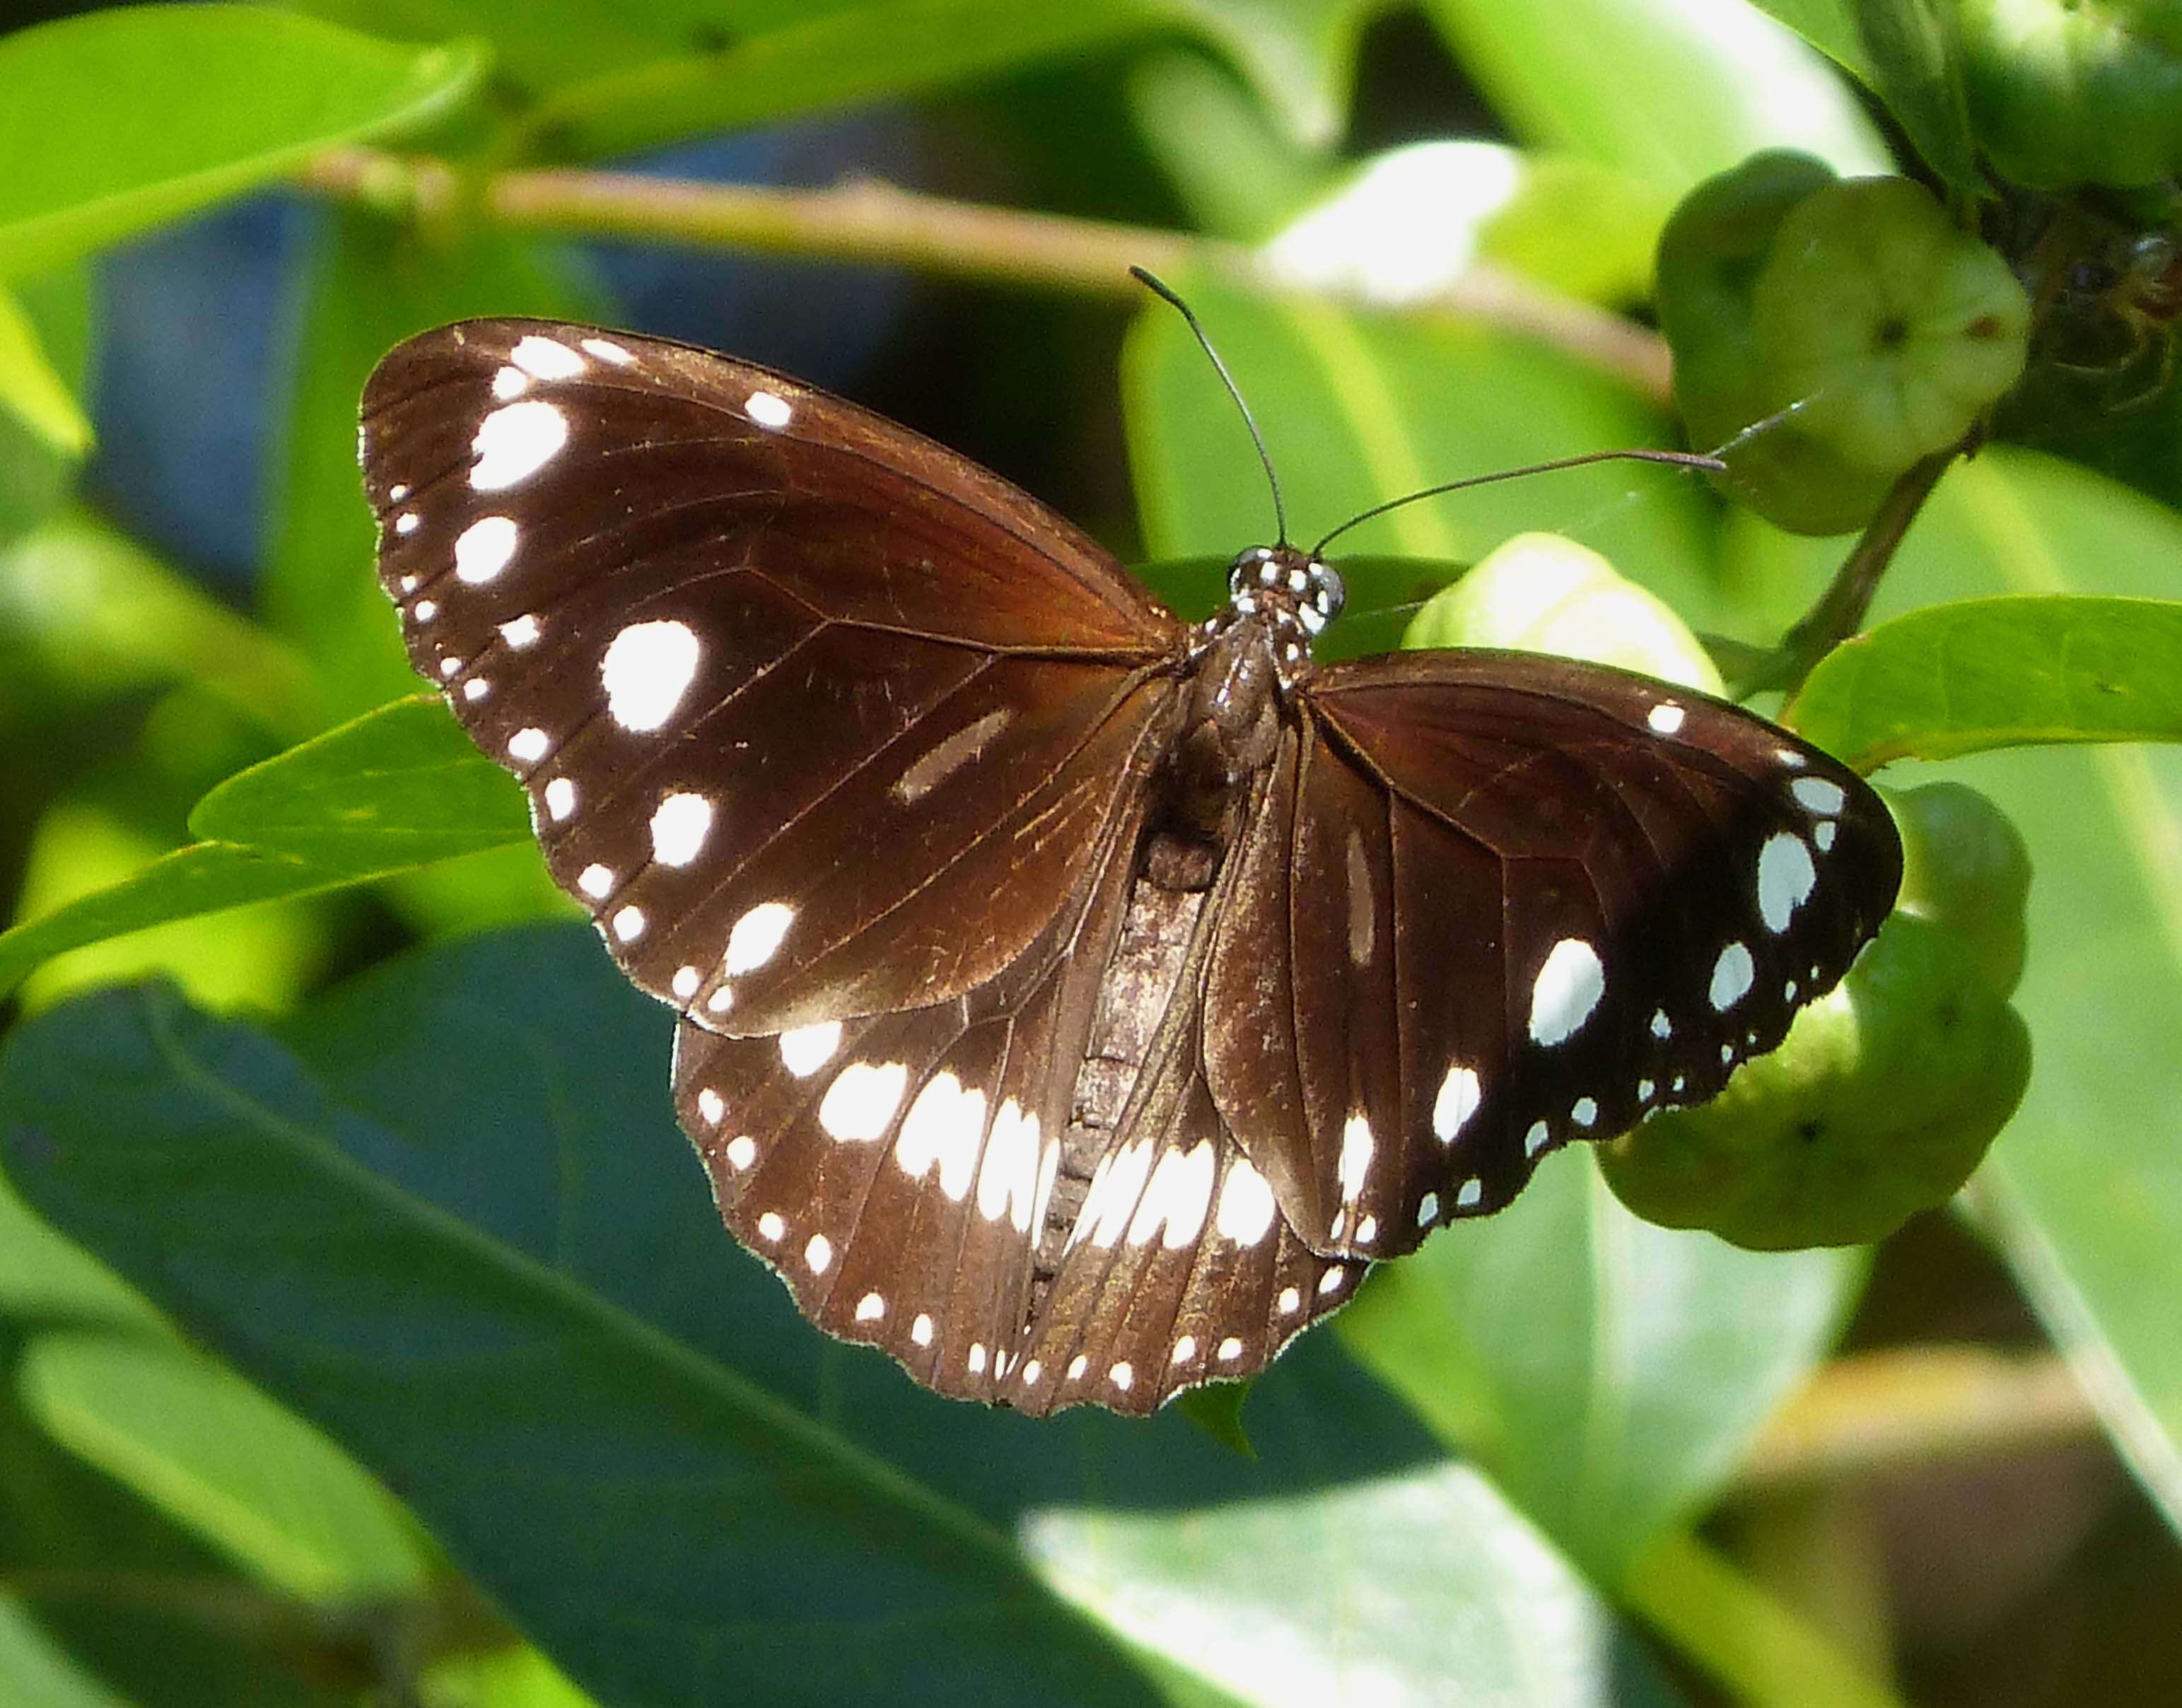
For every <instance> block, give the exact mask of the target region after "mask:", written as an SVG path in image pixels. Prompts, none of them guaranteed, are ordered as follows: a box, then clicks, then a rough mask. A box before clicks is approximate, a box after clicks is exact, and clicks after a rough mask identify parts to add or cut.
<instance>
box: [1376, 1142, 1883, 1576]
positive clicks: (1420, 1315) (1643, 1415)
mask: <svg viewBox="0 0 2182 1708" xmlns="http://www.w3.org/2000/svg"><path fill="white" fill-rule="evenodd" d="M1457 1231H1458V1233H1459V1237H1450V1236H1444V1235H1443V1236H1442V1237H1440V1238H1437V1239H1433V1240H1429V1241H1426V1243H1425V1246H1424V1248H1423V1249H1422V1250H1421V1251H1420V1252H1418V1253H1417V1254H1416V1255H1415V1257H1414V1258H1409V1259H1407V1260H1405V1261H1404V1262H1403V1263H1397V1264H1391V1265H1388V1266H1387V1267H1386V1268H1384V1269H1381V1270H1380V1271H1378V1272H1377V1273H1376V1274H1374V1276H1373V1277H1372V1280H1371V1285H1369V1286H1368V1287H1366V1288H1365V1290H1364V1291H1363V1293H1362V1295H1361V1296H1360V1297H1359V1298H1358V1300H1357V1302H1356V1303H1355V1304H1354V1305H1353V1306H1351V1307H1349V1310H1348V1311H1347V1312H1345V1313H1343V1315H1342V1316H1341V1317H1339V1318H1336V1321H1337V1323H1338V1324H1340V1328H1339V1333H1340V1335H1341V1336H1342V1339H1343V1340H1344V1341H1345V1342H1346V1343H1347V1344H1348V1346H1349V1347H1350V1349H1351V1350H1352V1351H1354V1352H1355V1353H1356V1354H1357V1355H1358V1356H1359V1357H1361V1358H1362V1359H1363V1360H1364V1362H1365V1363H1366V1364H1367V1365H1369V1366H1370V1368H1371V1369H1372V1371H1373V1372H1374V1373H1375V1374H1377V1375H1378V1376H1379V1378H1380V1379H1382V1380H1383V1381H1385V1382H1387V1384H1388V1385H1391V1386H1392V1387H1393V1388H1394V1389H1396V1390H1398V1392H1400V1393H1401V1394H1402V1395H1403V1396H1404V1397H1405V1398H1406V1399H1407V1400H1408V1401H1409V1403H1410V1404H1411V1405H1412V1406H1414V1407H1415V1408H1416V1410H1417V1412H1418V1415H1419V1416H1421V1417H1422V1418H1425V1419H1426V1421H1428V1422H1429V1423H1431V1424H1432V1427H1433V1428H1434V1429H1436V1430H1437V1432H1438V1433H1439V1434H1440V1436H1441V1438H1442V1439H1443V1440H1445V1441H1446V1442H1448V1445H1450V1446H1452V1447H1454V1448H1457V1449H1459V1451H1462V1452H1464V1453H1465V1454H1467V1455H1469V1456H1473V1457H1474V1458H1475V1459H1476V1461H1477V1462H1478V1463H1479V1465H1480V1466H1481V1468H1483V1469H1484V1470H1486V1471H1487V1473H1490V1474H1491V1475H1492V1477H1493V1479H1494V1481H1495V1482H1497V1483H1498V1484H1499V1486H1500V1487H1501V1488H1502V1489H1503V1490H1504V1491H1505V1492H1506V1493H1507V1495H1508V1496H1509V1499H1510V1500H1511V1501H1514V1503H1515V1505H1516V1506H1518V1507H1520V1509H1521V1510H1522V1511H1523V1512H1525V1513H1526V1514H1527V1515H1528V1516H1529V1517H1530V1518H1531V1522H1533V1523H1536V1524H1537V1525H1538V1526H1539V1528H1542V1530H1544V1531H1545V1532H1546V1534H1548V1535H1549V1536H1551V1537H1552V1538H1553V1540H1554V1541H1555V1543H1556V1544H1558V1545H1559V1546H1560V1547H1561V1548H1563V1549H1564V1550H1566V1551H1567V1552H1568V1553H1569V1555H1570V1556H1571V1557H1572V1558H1574V1559H1575V1560H1576V1561H1577V1562H1580V1563H1581V1565H1583V1566H1584V1567H1585V1568H1586V1569H1587V1571H1589V1572H1590V1573H1591V1574H1592V1578H1593V1579H1594V1580H1595V1581H1597V1582H1599V1583H1603V1584H1617V1583H1619V1582H1620V1579H1621V1578H1623V1576H1624V1575H1625V1573H1627V1571H1628V1570H1629V1568H1630V1567H1631V1565H1632V1563H1633V1562H1635V1561H1636V1559H1638V1558H1639V1557H1640V1556H1642V1553H1643V1552H1644V1550H1646V1549H1647V1548H1648V1547H1650V1546H1652V1545H1653V1544H1654V1543H1656V1542H1657V1541H1658V1540H1659V1538H1660V1537H1661V1536H1662V1535H1663V1534H1665V1533H1666V1532H1667V1531H1668V1530H1670V1528H1673V1527H1674V1526H1675V1525H1676V1524H1678V1523H1682V1522H1684V1521H1686V1519H1687V1518H1688V1517H1690V1516H1691V1515H1692V1513H1693V1512H1696V1511H1697V1509H1698V1508H1700V1507H1701V1506H1703V1504H1704V1503H1705V1501H1707V1500H1708V1498H1709V1497H1710V1496H1711V1495H1714V1493H1716V1492H1717V1490H1719V1488H1720V1484H1721V1483H1722V1482H1724V1481H1725V1479H1726V1477H1727V1475H1728V1473H1729V1472H1730V1471H1731V1470H1732V1469H1733V1468H1734V1467H1735V1465H1736V1462H1738V1461H1739V1460H1740V1458H1741V1457H1742V1453H1743V1451H1744V1449H1745V1448H1746V1447H1747V1445H1749V1442H1750V1439H1751V1437H1752V1435H1753V1434H1755V1433H1756V1431H1757V1429H1758V1424H1759V1423H1762V1422H1763V1421H1764V1418H1765V1417H1766V1415H1767V1414H1768V1413H1769V1412H1770V1411H1771V1410H1772V1409H1773V1407H1775V1405H1777V1404H1778V1403H1779V1402H1780V1400H1782V1399H1783V1398H1784V1397H1786V1395H1787V1394H1788V1393H1789V1392H1790V1391H1791V1390H1792V1389H1793V1388H1794V1387H1795V1386H1796V1385H1797V1383H1799V1382H1800V1381H1802V1380H1803V1379H1804V1378H1805V1377H1807V1376H1808V1374H1809V1373H1810V1371H1811V1370H1812V1368H1814V1366H1815V1365H1816V1364H1817V1363H1818V1361H1819V1359H1820V1358H1821V1357H1824V1356H1825V1351H1826V1349H1827V1347H1828V1346H1830V1344H1831V1342H1832V1339H1833V1335H1834V1333H1835V1330H1836V1327H1837V1326H1838V1324H1839V1322H1840V1318H1841V1310H1842V1308H1843V1307H1844V1305H1845V1303H1846V1302H1847V1300H1848V1298H1849V1297H1850V1296H1851V1291H1852V1288H1853V1286H1854V1285H1855V1284H1856V1282H1857V1280H1858V1275H1859V1273H1860V1264H1859V1263H1858V1260H1857V1259H1856V1258H1854V1257H1853V1256H1852V1255H1850V1254H1847V1253H1843V1252H1795V1253H1792V1254H1780V1255H1773V1254H1769V1255H1764V1256H1760V1255H1758V1254H1755V1253H1753V1252H1741V1251H1737V1250H1736V1249H1735V1248H1733V1247H1732V1246H1727V1245H1725V1244H1723V1243H1722V1242H1721V1241H1718V1240H1715V1239H1713V1238H1712V1237H1711V1236H1710V1235H1705V1234H1692V1233H1677V1232H1674V1231H1672V1230H1668V1229H1665V1228H1655V1227H1653V1226H1651V1225H1650V1224H1648V1223H1645V1222H1640V1221H1638V1220H1637V1219H1636V1218H1635V1217H1634V1216H1632V1215H1631V1214H1630V1213H1628V1211H1626V1210H1625V1209H1623V1208H1621V1206H1620V1203H1619V1202H1617V1201H1616V1200H1615V1199H1614V1196H1613V1194H1612V1193H1611V1192H1609V1191H1608V1190H1607V1189H1606V1186H1605V1184H1604V1183H1603V1181H1602V1180H1600V1179H1599V1177H1598V1167H1597V1164H1595V1163H1594V1162H1593V1161H1592V1158H1591V1154H1590V1152H1588V1151H1587V1150H1586V1149H1585V1148H1584V1147H1581V1146H1577V1147H1574V1148H1573V1149H1571V1150H1570V1151H1569V1152H1565V1153H1563V1154H1561V1155H1559V1156H1556V1157H1554V1158H1550V1159H1549V1160H1548V1162H1547V1163H1546V1164H1545V1165H1544V1166H1543V1167H1542V1168H1541V1169H1539V1171H1538V1173H1537V1175H1536V1176H1534V1177H1533V1178H1532V1180H1531V1184H1530V1185H1529V1186H1526V1188H1525V1189H1524V1191H1523V1194H1522V1196H1521V1197H1519V1198H1518V1199H1516V1201H1515V1203H1514V1204H1513V1205H1511V1206H1510V1207H1509V1208H1508V1209H1506V1210H1504V1211H1503V1212H1501V1213H1499V1214H1498V1215H1497V1216H1492V1217H1488V1218H1486V1219H1481V1220H1479V1221H1476V1222H1473V1223H1466V1224H1464V1225H1463V1226H1462V1227H1461V1228H1460V1229H1459V1230H1457Z"/></svg>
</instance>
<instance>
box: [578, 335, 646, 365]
mask: <svg viewBox="0 0 2182 1708" xmlns="http://www.w3.org/2000/svg"><path fill="white" fill-rule="evenodd" d="M579 341H580V342H581V343H582V345H583V347H584V352H585V353H586V354H587V355H591V356H595V357H598V359H599V360H600V361H601V362H612V363H613V365H614V366H615V367H616V368H629V367H632V366H634V364H635V362H636V358H635V357H634V356H631V355H630V354H629V352H628V351H626V350H624V349H623V348H622V347H621V345H618V344H616V343H615V342H614V341H613V340H612V339H611V338H586V339H583V340H579Z"/></svg>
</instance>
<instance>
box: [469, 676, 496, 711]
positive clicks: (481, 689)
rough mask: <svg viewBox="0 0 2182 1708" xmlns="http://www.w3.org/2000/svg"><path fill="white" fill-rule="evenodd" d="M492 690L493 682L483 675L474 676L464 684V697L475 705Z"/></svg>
mask: <svg viewBox="0 0 2182 1708" xmlns="http://www.w3.org/2000/svg"><path fill="white" fill-rule="evenodd" d="M491 692H492V684H491V683H490V682H488V681H486V680H485V677H481V676H474V677H471V678H470V679H469V680H468V682H466V683H463V684H462V698H463V699H466V700H468V701H469V702H470V703H471V704H472V705H475V704H476V703H477V702H478V701H479V700H481V699H484V698H485V696H486V695H487V694H490V693H491Z"/></svg>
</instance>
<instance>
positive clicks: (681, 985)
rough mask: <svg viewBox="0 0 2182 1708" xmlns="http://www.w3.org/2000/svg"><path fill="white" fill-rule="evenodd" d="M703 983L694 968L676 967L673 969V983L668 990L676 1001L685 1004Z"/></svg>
mask: <svg viewBox="0 0 2182 1708" xmlns="http://www.w3.org/2000/svg"><path fill="white" fill-rule="evenodd" d="M703 982H704V980H703V979H701V977H699V976H698V973H697V970H696V968H695V967H677V968H675V969H674V981H673V985H672V986H671V987H669V988H671V989H672V990H673V992H674V996H675V999H676V1000H677V1001H678V1002H685V1003H686V1002H688V1001H689V998H692V997H694V996H695V995H696V994H697V987H698V986H699V985H701V984H702V983H703Z"/></svg>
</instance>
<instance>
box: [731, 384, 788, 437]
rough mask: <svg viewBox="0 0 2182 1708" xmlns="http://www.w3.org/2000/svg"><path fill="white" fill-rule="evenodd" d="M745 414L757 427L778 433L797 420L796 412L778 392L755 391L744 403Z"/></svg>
mask: <svg viewBox="0 0 2182 1708" xmlns="http://www.w3.org/2000/svg"><path fill="white" fill-rule="evenodd" d="M743 412H744V413H745V414H746V415H748V416H749V417H750V420H751V421H752V422H753V423H755V424H756V425H757V426H759V427H769V428H773V429H774V430H775V431H776V432H777V431H778V430H779V429H780V428H784V427H785V426H787V425H788V423H789V422H791V421H793V420H794V419H795V410H794V409H793V408H791V407H790V406H789V401H788V400H787V399H786V398H784V397H783V396H782V395H780V394H779V393H778V392H777V391H753V392H752V393H750V397H749V399H748V401H745V403H744V405H743Z"/></svg>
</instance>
